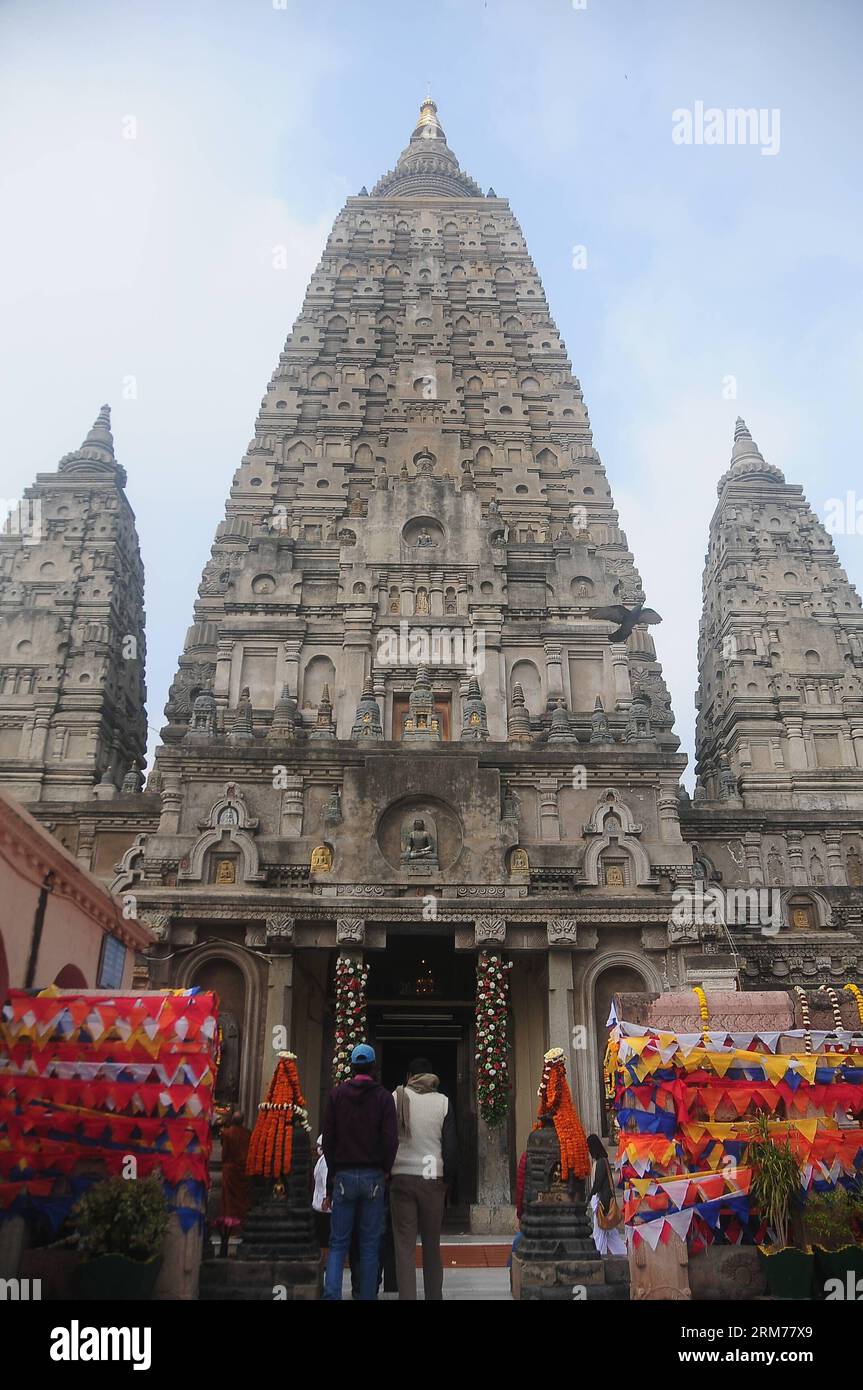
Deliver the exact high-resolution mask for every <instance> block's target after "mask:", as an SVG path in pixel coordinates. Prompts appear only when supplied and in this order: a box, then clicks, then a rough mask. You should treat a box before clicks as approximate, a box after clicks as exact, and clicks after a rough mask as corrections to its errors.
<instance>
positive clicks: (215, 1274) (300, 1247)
mask: <svg viewBox="0 0 863 1390" xmlns="http://www.w3.org/2000/svg"><path fill="white" fill-rule="evenodd" d="M293 1144H294V1151H293V1163H292V1169H291V1173H290V1175H289V1177H288V1178H287V1179H286V1180H285V1183H284V1187H285V1191H284V1193H283V1194H279V1195H277V1194H276V1193H274V1191H273V1189H274V1187H275V1186H276V1183H275V1181H274V1180H273V1179H272V1178H266V1179H264V1178H256V1179H255V1180H254V1182H255V1189H256V1195H255V1201H254V1204H253V1206H252V1208H251V1210H250V1212H249V1214H248V1216H247V1217H246V1219H245V1221H244V1222H243V1227H242V1241H241V1244H240V1252H239V1254H238V1255H237V1257H236V1259H217V1260H205V1261H204V1262H203V1264H202V1265H201V1286H200V1289H201V1291H200V1298H201V1299H202V1300H203V1299H211V1300H217V1301H224V1300H231V1301H234V1300H239V1301H241V1302H247V1303H248V1302H268V1303H273V1302H279V1301H282V1302H289V1303H290V1302H299V1301H310V1300H313V1299H317V1298H320V1296H321V1292H322V1288H323V1270H322V1268H321V1251H320V1246H319V1245H318V1242H317V1239H316V1237H315V1226H314V1217H313V1215H312V1205H311V1196H310V1191H311V1189H310V1184H309V1176H310V1170H311V1157H310V1150H309V1136H308V1135H307V1134H306V1132H305V1130H300V1129H295V1130H294V1140H293Z"/></svg>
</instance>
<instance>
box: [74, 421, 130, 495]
mask: <svg viewBox="0 0 863 1390" xmlns="http://www.w3.org/2000/svg"><path fill="white" fill-rule="evenodd" d="M57 467H58V471H59V472H60V473H94V472H95V473H107V472H111V473H114V474H116V476H117V480H118V482H119V483H120V486H121V487H122V486H123V485H124V484H125V482H126V474H125V471H124V470H123V469H122V468H121V467H120V465H119V464H118V463H117V459H116V457H115V455H114V436H113V434H112V433H111V407H110V406H109V405H103V406H102V408H101V409H100V411H99V414H98V415H97V416H96V419H95V420H94V421H93V424H92V426H91V428H90V430H89V431H88V433H87V436H86V438H85V440H84V442H83V444H82V445H81V447H80V449H75V450H73V452H72V453H71V454H65V455H64V456H63V458H62V459H61V460H60V462H59V464H58V465H57Z"/></svg>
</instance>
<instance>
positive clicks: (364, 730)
mask: <svg viewBox="0 0 863 1390" xmlns="http://www.w3.org/2000/svg"><path fill="white" fill-rule="evenodd" d="M383 736H384V730H383V725H382V723H381V712H380V708H379V706H378V702H377V700H376V699H375V688H374V682H373V680H372V678H371V676H369V677H368V678H367V680H366V681H365V682H364V684H363V693H362V696H361V698H360V702H359V704H358V705H357V712H356V716H355V718H354V722H353V727H352V728H351V738H356V739H366V738H375V739H379V738H383Z"/></svg>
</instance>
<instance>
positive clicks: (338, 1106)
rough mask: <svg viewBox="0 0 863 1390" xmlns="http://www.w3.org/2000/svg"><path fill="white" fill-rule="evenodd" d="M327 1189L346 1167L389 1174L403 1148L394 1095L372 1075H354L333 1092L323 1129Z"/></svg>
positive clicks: (326, 1109) (328, 1098)
mask: <svg viewBox="0 0 863 1390" xmlns="http://www.w3.org/2000/svg"><path fill="white" fill-rule="evenodd" d="M322 1136H323V1139H322V1144H323V1150H324V1158H325V1159H326V1161H327V1188H328V1190H329V1191H332V1183H333V1176H334V1174H335V1173H337V1172H338V1171H339V1169H344V1168H372V1169H376V1170H378V1171H380V1172H384V1173H389V1172H390V1169H391V1168H392V1166H393V1163H394V1162H395V1157H396V1153H397V1151H398V1147H399V1136H398V1122H397V1120H396V1107H395V1101H394V1100H393V1098H392V1095H391V1093H390V1092H389V1091H387V1090H386V1089H385V1088H384V1087H383V1086H381V1085H379V1084H378V1082H377V1081H374V1080H373V1079H372V1077H370V1076H362V1075H360V1076H352V1077H351V1079H350V1080H349V1081H343V1082H342V1083H341V1085H340V1086H336V1088H335V1090H333V1091H330V1094H329V1095H328V1096H327V1103H326V1107H325V1109H324V1123H323V1128H322Z"/></svg>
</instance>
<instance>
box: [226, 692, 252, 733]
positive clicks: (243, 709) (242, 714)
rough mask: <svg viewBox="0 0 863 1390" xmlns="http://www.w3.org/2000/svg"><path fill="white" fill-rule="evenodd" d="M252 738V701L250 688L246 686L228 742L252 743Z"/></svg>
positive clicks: (235, 712) (241, 694)
mask: <svg viewBox="0 0 863 1390" xmlns="http://www.w3.org/2000/svg"><path fill="white" fill-rule="evenodd" d="M252 738H253V733H252V701H251V696H250V693H249V687H248V686H247V685H244V686H243V688H242V690H241V691H240V698H239V700H238V702H237V708H236V710H235V711H234V722H233V724H232V725H231V732H230V733H229V734H228V740H229V742H231V743H251V741H252Z"/></svg>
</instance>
